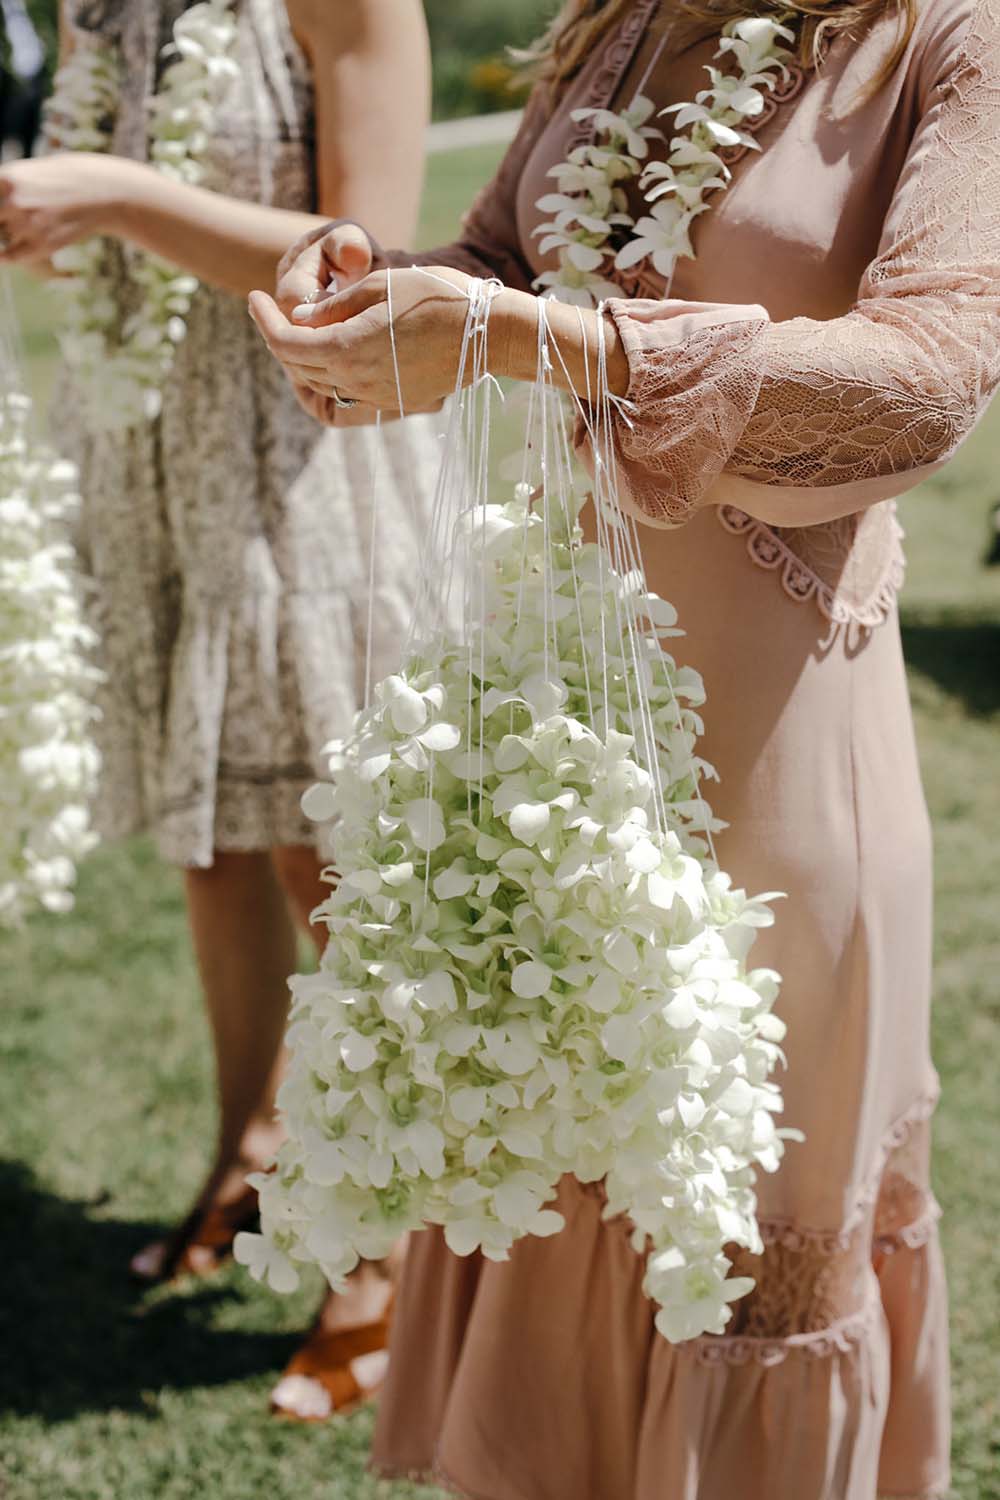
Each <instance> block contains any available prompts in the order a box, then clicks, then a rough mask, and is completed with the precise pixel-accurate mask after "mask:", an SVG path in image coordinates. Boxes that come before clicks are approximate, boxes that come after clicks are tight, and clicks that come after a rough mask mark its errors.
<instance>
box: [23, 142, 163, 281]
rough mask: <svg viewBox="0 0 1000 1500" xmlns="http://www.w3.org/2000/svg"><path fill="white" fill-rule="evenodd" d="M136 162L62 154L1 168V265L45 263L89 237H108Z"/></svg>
mask: <svg viewBox="0 0 1000 1500" xmlns="http://www.w3.org/2000/svg"><path fill="white" fill-rule="evenodd" d="M134 166H135V163H132V162H126V161H124V160H123V159H122V158H120V157H116V156H102V155H100V154H98V153H96V152H64V153H61V154H59V155H56V156H43V157H39V158H37V159H35V158H32V159H30V160H27V161H13V162H7V163H6V164H5V165H4V166H3V167H0V260H2V261H8V262H9V261H28V262H38V261H47V260H50V259H51V258H52V256H53V255H54V254H55V252H56V251H57V250H62V249H63V248H64V247H65V246H66V245H73V244H75V243H76V242H77V241H78V240H83V239H86V238H87V237H88V236H89V235H92V234H102V233H112V232H113V229H114V216H115V213H116V211H117V208H118V206H119V205H120V203H121V202H122V200H123V198H124V197H125V196H126V195H127V188H128V176H129V168H130V167H134Z"/></svg>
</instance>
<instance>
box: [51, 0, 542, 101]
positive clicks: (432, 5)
mask: <svg viewBox="0 0 1000 1500" xmlns="http://www.w3.org/2000/svg"><path fill="white" fill-rule="evenodd" d="M557 5H558V0H425V7H424V8H425V10H426V12H427V23H428V26H429V27H430V32H431V42H432V45H433V48H434V117H435V119H438V120H445V119H452V118H454V117H456V116H459V115H475V114H484V113H487V112H489V111H492V110H499V109H513V108H515V107H516V106H517V104H518V103H519V102H520V99H521V98H523V93H524V90H523V88H521V89H520V90H519V89H518V87H517V79H516V72H517V70H516V67H515V66H512V64H511V60H510V58H509V56H508V55H507V49H508V48H509V47H523V46H525V45H526V44H527V43H528V42H530V41H532V40H533V38H534V37H536V36H537V35H538V34H539V32H540V31H541V30H542V28H543V27H544V25H545V24H546V22H547V21H548V20H549V19H550V17H551V16H552V15H553V13H554V11H555V10H556V8H557ZM25 6H26V9H27V11H28V13H29V15H30V16H31V18H32V20H33V21H34V23H35V26H36V27H37V29H38V32H39V35H40V36H41V37H42V39H43V40H44V41H45V43H46V46H47V47H48V48H49V53H50V57H51V56H54V54H55V47H56V35H57V29H58V23H57V17H58V10H59V0H25Z"/></svg>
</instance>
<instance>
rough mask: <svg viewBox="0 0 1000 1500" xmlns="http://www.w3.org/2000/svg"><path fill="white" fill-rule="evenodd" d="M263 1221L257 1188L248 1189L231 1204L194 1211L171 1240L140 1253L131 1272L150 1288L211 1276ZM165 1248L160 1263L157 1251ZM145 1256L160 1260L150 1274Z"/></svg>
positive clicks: (135, 1278) (149, 1246) (169, 1238)
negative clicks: (240, 1238) (238, 1240)
mask: <svg viewBox="0 0 1000 1500" xmlns="http://www.w3.org/2000/svg"><path fill="white" fill-rule="evenodd" d="M259 1221H260V1210H259V1208H258V1204H257V1189H256V1188H252V1187H244V1188H243V1190H242V1191H241V1192H240V1194H239V1196H238V1197H236V1198H234V1199H233V1200H232V1202H231V1203H213V1204H211V1205H210V1206H209V1207H208V1208H200V1207H196V1208H193V1209H192V1210H191V1212H190V1213H189V1214H188V1216H187V1218H186V1219H185V1220H184V1221H183V1223H181V1224H180V1225H178V1227H177V1228H176V1229H175V1230H174V1231H173V1233H172V1234H171V1235H169V1236H168V1237H167V1239H165V1240H159V1241H154V1242H153V1244H151V1245H147V1246H146V1248H145V1249H144V1250H140V1251H139V1254H138V1255H137V1256H135V1257H134V1259H133V1260H132V1262H131V1264H130V1266H129V1273H130V1275H131V1276H132V1278H133V1280H135V1281H140V1282H142V1283H143V1284H145V1285H147V1286H152V1285H154V1284H155V1283H157V1282H162V1281H175V1280H177V1279H179V1278H180V1277H182V1276H211V1275H213V1274H214V1272H216V1271H217V1270H219V1268H220V1266H223V1265H225V1263H226V1261H227V1260H230V1259H231V1258H232V1253H233V1241H234V1240H235V1238H236V1236H237V1235H238V1234H239V1233H240V1232H241V1231H242V1230H244V1229H256V1227H257V1225H258V1223H259ZM161 1247H162V1255H160V1256H159V1258H158V1260H156V1257H155V1251H156V1250H158V1249H159V1248H161ZM143 1256H150V1257H151V1258H153V1259H154V1260H156V1263H155V1264H154V1265H152V1266H151V1267H150V1269H149V1270H148V1271H147V1270H145V1269H143V1267H142V1265H141V1259H142V1257H143Z"/></svg>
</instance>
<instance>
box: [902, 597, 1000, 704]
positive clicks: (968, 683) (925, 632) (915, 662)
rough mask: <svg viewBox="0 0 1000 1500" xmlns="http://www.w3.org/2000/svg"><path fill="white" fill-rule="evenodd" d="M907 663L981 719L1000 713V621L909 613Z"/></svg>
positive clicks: (905, 620)
mask: <svg viewBox="0 0 1000 1500" xmlns="http://www.w3.org/2000/svg"><path fill="white" fill-rule="evenodd" d="M902 632H903V652H904V654H905V656H906V661H907V664H908V665H909V666H910V667H912V668H914V669H915V670H916V671H917V672H921V673H923V675H924V676H925V677H929V678H930V679H931V680H932V681H933V682H935V683H937V685H938V686H939V687H940V688H941V689H942V690H943V691H944V692H946V693H947V694H948V695H949V696H950V697H952V698H957V699H959V701H960V702H961V703H962V704H963V705H964V707H965V709H966V710H967V711H968V712H969V713H970V714H973V715H975V716H976V717H979V718H988V717H990V716H991V715H993V714H1000V622H997V623H993V622H989V621H984V622H983V623H981V624H979V623H963V622H961V621H955V622H950V621H946V620H942V621H923V620H921V619H919V617H909V618H907V617H906V616H905V615H904V617H903V622H902Z"/></svg>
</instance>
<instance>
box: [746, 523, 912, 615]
mask: <svg viewBox="0 0 1000 1500" xmlns="http://www.w3.org/2000/svg"><path fill="white" fill-rule="evenodd" d="M717 515H718V518H719V522H720V524H721V525H722V526H723V527H724V529H725V530H726V531H728V532H730V533H731V534H732V535H733V536H744V537H746V544H747V551H748V553H749V554H750V558H751V561H752V562H753V563H754V564H755V565H756V566H757V567H758V568H764V569H766V570H767V571H769V572H775V571H776V570H778V569H780V570H781V586H782V588H783V590H784V591H785V593H786V594H787V595H788V597H789V598H790V599H794V600H795V602H796V603H797V604H805V603H807V602H808V601H809V600H810V599H815V601H816V604H817V606H818V608H819V610H820V612H821V614H823V615H824V616H825V617H826V618H827V619H828V620H829V621H830V622H831V623H832V624H834V625H851V624H854V625H862V626H864V627H865V628H866V629H874V627H875V626H877V625H882V624H884V623H885V621H886V620H887V619H888V618H889V616H890V615H891V614H892V612H893V610H894V609H895V607H896V600H897V597H898V595H899V591H900V589H901V588H902V586H903V580H904V578H905V575H906V562H905V559H904V557H903V551H902V545H901V544H902V540H903V528H902V526H900V524H899V522H898V520H896V518H895V515H894V516H893V523H892V524H893V536H892V545H891V547H890V550H889V555H888V559H887V561H886V565H885V568H884V570H883V572H882V576H881V578H880V579H879V581H878V583H877V585H876V586H875V588H874V590H873V592H872V593H871V595H870V596H869V597H868V598H867V599H866V600H865V601H864V602H863V603H861V604H849V603H848V602H847V600H846V599H844V598H843V596H842V595H841V594H839V593H838V591H837V590H836V589H835V588H833V587H832V586H831V585H830V584H828V583H826V582H825V581H824V580H823V579H822V578H820V576H819V574H818V573H815V572H814V571H813V570H812V568H810V567H809V566H808V564H807V563H804V562H803V561H802V559H801V558H800V557H798V556H797V555H796V553H794V552H793V551H792V549H791V547H789V546H788V544H787V542H785V541H784V540H783V538H782V536H781V533H780V531H777V530H774V529H772V527H770V526H768V525H767V524H766V522H764V521H757V520H755V519H754V517H753V516H748V515H747V514H746V512H745V511H742V510H738V509H737V507H736V506H734V505H720V506H719V507H718V509H717Z"/></svg>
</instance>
